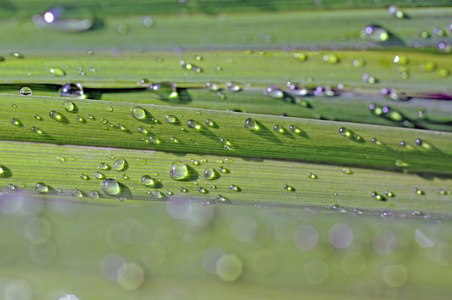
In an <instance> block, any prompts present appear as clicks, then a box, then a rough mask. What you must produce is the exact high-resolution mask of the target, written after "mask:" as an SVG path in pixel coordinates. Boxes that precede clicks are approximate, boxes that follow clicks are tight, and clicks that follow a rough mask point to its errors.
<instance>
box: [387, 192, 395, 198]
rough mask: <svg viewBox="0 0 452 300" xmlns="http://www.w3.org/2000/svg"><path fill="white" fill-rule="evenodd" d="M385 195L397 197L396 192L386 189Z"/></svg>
mask: <svg viewBox="0 0 452 300" xmlns="http://www.w3.org/2000/svg"><path fill="white" fill-rule="evenodd" d="M385 195H386V196H388V197H395V195H394V193H393V192H390V191H385Z"/></svg>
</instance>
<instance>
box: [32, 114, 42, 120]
mask: <svg viewBox="0 0 452 300" xmlns="http://www.w3.org/2000/svg"><path fill="white" fill-rule="evenodd" d="M34 118H35V119H36V120H39V121H42V117H41V116H40V115H34Z"/></svg>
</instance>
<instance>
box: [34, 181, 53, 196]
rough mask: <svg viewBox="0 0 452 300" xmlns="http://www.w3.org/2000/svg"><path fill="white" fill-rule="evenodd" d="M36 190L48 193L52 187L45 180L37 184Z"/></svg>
mask: <svg viewBox="0 0 452 300" xmlns="http://www.w3.org/2000/svg"><path fill="white" fill-rule="evenodd" d="M35 191H36V192H38V193H43V194H44V193H48V192H49V191H50V188H49V187H48V186H47V185H46V184H45V183H44V182H38V183H36V185H35Z"/></svg>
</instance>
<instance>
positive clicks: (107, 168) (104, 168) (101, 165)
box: [98, 163, 111, 170]
mask: <svg viewBox="0 0 452 300" xmlns="http://www.w3.org/2000/svg"><path fill="white" fill-rule="evenodd" d="M98 168H99V169H101V170H110V168H111V167H110V165H109V164H106V163H100V164H99V166H98Z"/></svg>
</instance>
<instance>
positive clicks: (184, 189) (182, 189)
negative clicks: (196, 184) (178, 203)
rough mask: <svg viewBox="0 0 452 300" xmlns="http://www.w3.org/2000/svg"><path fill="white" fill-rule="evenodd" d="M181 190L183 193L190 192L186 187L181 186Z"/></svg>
mask: <svg viewBox="0 0 452 300" xmlns="http://www.w3.org/2000/svg"><path fill="white" fill-rule="evenodd" d="M180 191H181V192H182V193H188V190H187V189H186V188H183V187H181V188H180Z"/></svg>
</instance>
